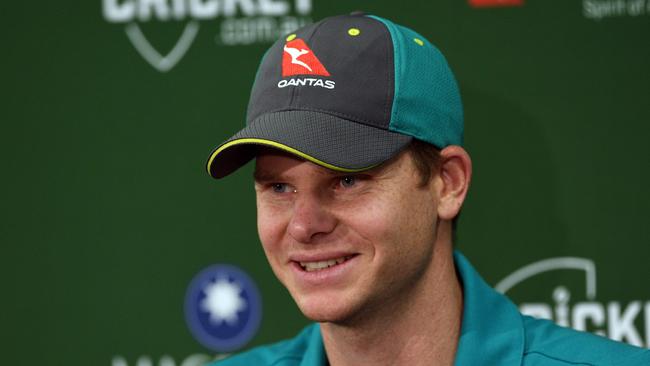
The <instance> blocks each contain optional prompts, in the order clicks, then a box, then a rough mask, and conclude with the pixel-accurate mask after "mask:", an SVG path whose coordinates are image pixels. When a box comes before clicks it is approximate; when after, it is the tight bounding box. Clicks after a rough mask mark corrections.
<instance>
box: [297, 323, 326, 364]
mask: <svg viewBox="0 0 650 366" xmlns="http://www.w3.org/2000/svg"><path fill="white" fill-rule="evenodd" d="M309 328H311V329H310V334H309V335H308V336H307V337H308V340H307V349H306V350H305V354H304V356H303V358H302V362H300V366H314V365H317V366H325V365H327V364H328V363H327V356H326V355H325V346H324V345H323V336H322V335H321V333H320V324H318V323H317V324H314V325H312V326H311V327H309Z"/></svg>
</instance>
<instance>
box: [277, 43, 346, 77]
mask: <svg viewBox="0 0 650 366" xmlns="http://www.w3.org/2000/svg"><path fill="white" fill-rule="evenodd" d="M295 37H296V36H295V34H292V35H290V36H289V37H287V43H286V44H285V45H284V48H283V54H282V77H288V76H294V75H316V76H330V73H329V71H327V69H326V68H325V66H323V64H322V63H321V62H320V60H319V59H318V57H316V55H315V54H314V51H312V50H311V48H309V46H307V44H306V43H305V41H303V40H302V39H300V38H295ZM288 86H314V87H321V88H325V89H334V87H335V86H336V83H335V82H334V81H333V80H325V79H320V78H290V79H282V80H280V81H279V82H278V88H286V87H288Z"/></svg>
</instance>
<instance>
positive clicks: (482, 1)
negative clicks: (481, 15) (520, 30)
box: [469, 0, 524, 8]
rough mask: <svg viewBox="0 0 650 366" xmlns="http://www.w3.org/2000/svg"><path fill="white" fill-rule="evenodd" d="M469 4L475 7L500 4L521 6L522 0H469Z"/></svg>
mask: <svg viewBox="0 0 650 366" xmlns="http://www.w3.org/2000/svg"><path fill="white" fill-rule="evenodd" d="M469 5H471V6H472V7H475V8H494V7H500V6H522V5H524V0H469Z"/></svg>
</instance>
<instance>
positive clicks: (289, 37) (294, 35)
mask: <svg viewBox="0 0 650 366" xmlns="http://www.w3.org/2000/svg"><path fill="white" fill-rule="evenodd" d="M294 39H296V34H295V33H294V34H290V35H289V36H287V42H290V41H293V40H294Z"/></svg>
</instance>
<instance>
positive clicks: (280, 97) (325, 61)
mask: <svg viewBox="0 0 650 366" xmlns="http://www.w3.org/2000/svg"><path fill="white" fill-rule="evenodd" d="M413 138H416V139H419V140H422V141H425V142H428V143H430V144H432V145H435V146H436V147H438V148H444V147H445V146H448V145H461V144H462V139H463V111H462V105H461V100H460V94H459V91H458V86H457V84H456V81H455V79H454V76H453V74H452V72H451V70H450V69H449V66H448V64H447V61H446V60H445V58H444V56H443V55H442V53H440V51H439V50H438V49H437V48H436V47H435V46H434V45H432V44H431V43H430V42H428V41H427V40H426V39H425V38H424V37H422V36H421V35H419V34H418V33H416V32H415V31H413V30H411V29H409V28H406V27H403V26H400V25H397V24H395V23H393V22H391V21H389V20H387V19H384V18H380V17H377V16H372V15H365V14H362V13H355V14H351V15H342V16H335V17H330V18H326V19H323V20H321V21H319V22H317V23H314V24H311V25H308V26H306V27H303V28H301V29H299V30H297V31H296V32H294V33H292V34H290V35H288V36H286V37H283V38H282V39H280V40H278V41H277V42H275V44H273V45H272V46H271V48H269V50H268V51H267V52H266V54H265V55H264V58H263V59H262V62H261V64H260V67H259V69H258V72H257V76H256V79H255V83H254V85H253V89H252V92H251V97H250V101H249V104H248V111H247V117H246V127H244V128H243V129H242V130H241V131H239V132H238V133H237V134H235V135H234V136H233V137H231V138H230V139H228V140H227V141H226V142H224V143H223V144H221V145H220V146H218V147H217V148H216V149H215V150H214V151H213V152H212V153H211V154H210V157H209V159H208V163H207V170H208V172H209V173H210V175H211V176H212V177H214V178H222V177H225V176H226V175H228V174H230V173H232V172H233V171H235V170H237V169H238V168H239V167H241V166H242V165H244V164H246V163H247V162H248V161H250V160H251V159H252V158H254V157H255V154H256V153H257V151H258V149H257V147H259V146H260V145H261V146H268V147H272V148H277V149H280V150H284V151H286V152H289V153H291V154H294V155H296V156H298V157H301V158H304V159H306V160H309V161H311V162H313V163H315V164H319V165H321V166H324V167H326V168H329V169H333V170H337V171H341V172H358V171H363V170H367V169H370V168H372V167H375V166H377V165H379V164H381V163H383V162H385V161H387V160H389V159H390V158H392V157H393V156H395V155H396V154H398V153H399V152H400V151H401V150H402V149H403V148H404V147H406V146H407V145H408V144H409V143H410V142H411V140H412V139H413Z"/></svg>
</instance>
